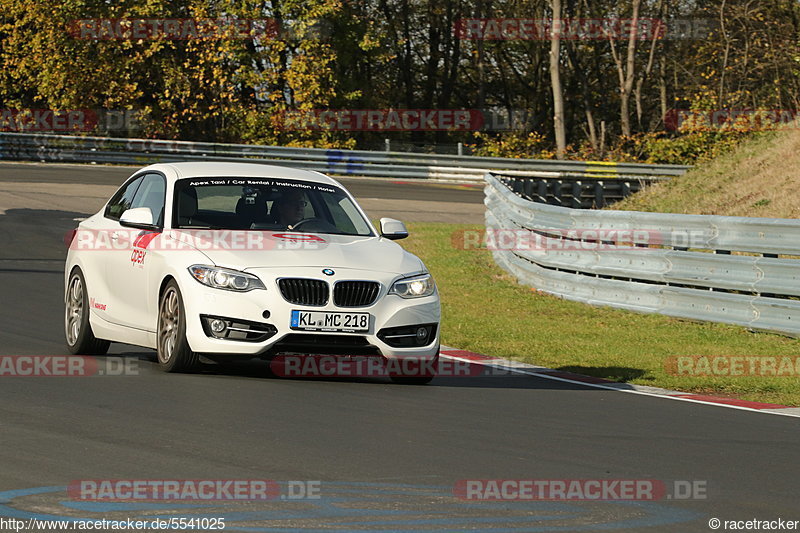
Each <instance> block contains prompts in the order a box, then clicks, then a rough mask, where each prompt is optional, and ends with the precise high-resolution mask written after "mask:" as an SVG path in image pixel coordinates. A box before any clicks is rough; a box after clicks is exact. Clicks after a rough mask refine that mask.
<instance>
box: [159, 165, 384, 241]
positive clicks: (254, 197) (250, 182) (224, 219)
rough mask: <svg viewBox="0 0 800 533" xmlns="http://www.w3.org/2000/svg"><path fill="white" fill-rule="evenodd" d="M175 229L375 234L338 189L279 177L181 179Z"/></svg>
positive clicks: (176, 202)
mask: <svg viewBox="0 0 800 533" xmlns="http://www.w3.org/2000/svg"><path fill="white" fill-rule="evenodd" d="M173 227H174V228H178V229H208V228H211V229H231V230H233V229H238V230H265V231H270V230H273V231H280V230H290V231H299V232H306V233H328V234H338V235H359V236H372V235H373V233H372V230H371V229H370V226H369V224H368V223H367V221H366V220H365V219H364V217H363V216H362V215H361V212H360V211H359V209H358V208H357V207H356V205H355V203H353V201H352V200H351V199H350V197H349V196H348V195H347V193H345V192H344V191H343V190H342V189H340V188H339V187H336V186H333V185H327V184H321V183H314V182H310V181H295V180H286V179H279V178H231V177H223V178H190V179H182V180H179V181H178V182H177V183H176V184H175V206H174V211H173Z"/></svg>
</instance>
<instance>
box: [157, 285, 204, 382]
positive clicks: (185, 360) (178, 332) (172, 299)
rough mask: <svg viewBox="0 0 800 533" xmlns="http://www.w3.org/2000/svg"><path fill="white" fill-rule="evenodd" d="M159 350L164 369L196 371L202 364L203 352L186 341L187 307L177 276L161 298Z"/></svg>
mask: <svg viewBox="0 0 800 533" xmlns="http://www.w3.org/2000/svg"><path fill="white" fill-rule="evenodd" d="M156 352H157V354H158V366H159V368H161V370H163V371H164V372H192V371H194V370H195V369H196V368H197V367H198V365H199V359H200V357H199V355H198V354H196V353H195V352H193V351H192V349H191V348H189V343H188V342H187V341H186V310H185V309H184V307H183V298H182V297H181V291H180V289H179V288H178V284H177V283H176V282H175V280H171V281H170V282H169V283H167V286H166V287H164V292H163V293H162V294H161V298H159V301H158V327H157V330H156Z"/></svg>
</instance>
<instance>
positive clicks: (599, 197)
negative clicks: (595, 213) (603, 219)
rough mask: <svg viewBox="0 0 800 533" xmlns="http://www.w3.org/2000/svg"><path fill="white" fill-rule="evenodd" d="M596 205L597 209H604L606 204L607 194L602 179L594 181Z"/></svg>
mask: <svg viewBox="0 0 800 533" xmlns="http://www.w3.org/2000/svg"><path fill="white" fill-rule="evenodd" d="M594 206H595V208H597V209H602V208H604V207H605V206H606V195H605V189H604V187H603V182H602V181H596V182H595V183H594Z"/></svg>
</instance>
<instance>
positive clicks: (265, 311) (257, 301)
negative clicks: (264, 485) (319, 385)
mask: <svg viewBox="0 0 800 533" xmlns="http://www.w3.org/2000/svg"><path fill="white" fill-rule="evenodd" d="M248 272H250V273H252V274H255V275H257V276H258V277H259V278H261V280H262V281H263V282H264V285H265V286H266V287H267V289H266V290H263V289H256V290H252V291H249V292H245V293H238V292H233V291H226V290H220V289H214V288H211V287H207V286H205V285H202V284H201V283H199V282H197V281H196V280H195V279H194V278H193V277H192V276H191V275H190V274H189V272H188V271H187V272H185V274H183V275H182V276H181V279H179V280H178V283H179V285H180V286H181V293H182V295H183V301H184V307H185V310H186V317H187V324H186V338H187V341H188V342H189V346H190V347H191V348H192V350H193V351H195V352H198V353H205V354H215V355H226V354H227V355H231V356H263V357H270V356H273V355H276V354H277V353H312V354H323V355H324V354H340V355H382V356H384V357H387V358H413V359H421V360H428V359H431V358H433V357H435V356H436V355H437V354H438V351H439V327H438V324H439V321H440V318H441V313H440V306H439V295H438V291H437V292H436V293H434V294H433V295H431V296H427V297H424V298H416V299H404V298H401V297H399V296H397V295H389V294H387V293H388V290H389V288H390V287H391V284H392V283H393V282H394V281H395V280H397V279H399V278H400V277H401V276H397V275H394V274H385V273H376V272H371V271H361V270H354V269H341V268H337V269H336V274H335V275H334V276H325V275H323V274H322V273H321V269H320V268H316V267H314V268H312V267H295V268H292V269H291V274H290V276H291V277H298V278H311V279H320V280H324V281H326V282H328V283H329V284H330V286H333V283H334V282H336V281H343V280H370V281H377V282H378V283H380V291H379V294H378V297H377V299H376V300H375V302H374V303H373V304H372V305H370V306H367V307H358V308H354V307H347V308H342V307H337V306H335V305H334V303H333V301H332V298H331V299H329V301H328V304H327V305H324V306H318V307H317V306H314V307H309V306H302V305H297V304H293V303H290V302H288V301H286V300H285V299H284V298H283V296H282V295H281V292H280V290H279V288H278V283H277V280H278V279H279V278H281V277H287V273H286V270H285V269H280V270H278V269H269V268H259V269H250V270H248ZM292 310H303V311H335V312H353V313H356V312H357V313H369V315H370V321H369V322H370V323H369V329H368V330H367V331H366V332H360V333H335V332H312V331H299V330H293V329H291V327H290V322H291V312H292ZM201 316H214V317H223V318H229V319H233V320H237V319H238V320H241V321H246V322H248V323H253V324H262V325H270V326H272V327H273V328H274V329H275V330H276V331H275V333H274V334H271V336H269V338H267V339H265V340H262V341H258V342H253V341H252V340H233V339H219V338H214V337H213V335H210V334H209V331H208V324H207V323H206V325H205V327H204V323H203V320H202V319H201ZM265 317H268V318H265ZM430 324H434V325H436V327H435V328H434V329H435V334H433V335H432V336H431V337H430V338H427V339H426V344H425V345H424V346H414V347H408V348H398V347H393V346H390V345H389V344H387V343H386V342H384V341H383V340H381V339H380V338H379V336H378V332H380V331H381V330H383V329H385V328H395V327H401V326H416V325H430ZM350 352H353V353H350Z"/></svg>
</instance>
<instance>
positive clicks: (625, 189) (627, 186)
mask: <svg viewBox="0 0 800 533" xmlns="http://www.w3.org/2000/svg"><path fill="white" fill-rule="evenodd" d="M620 194H621V195H622V197H623V198H625V197H627V196H630V194H631V182H629V181H623V182H622V187H621V188H620Z"/></svg>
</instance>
